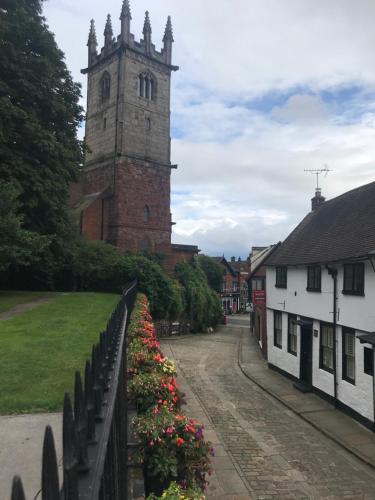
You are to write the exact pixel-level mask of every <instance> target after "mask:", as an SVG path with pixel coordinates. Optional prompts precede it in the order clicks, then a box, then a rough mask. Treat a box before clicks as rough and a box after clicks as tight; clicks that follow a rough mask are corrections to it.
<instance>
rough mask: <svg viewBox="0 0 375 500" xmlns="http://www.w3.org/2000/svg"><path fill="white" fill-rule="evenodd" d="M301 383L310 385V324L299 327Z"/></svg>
mask: <svg viewBox="0 0 375 500" xmlns="http://www.w3.org/2000/svg"><path fill="white" fill-rule="evenodd" d="M301 382H302V383H304V384H306V385H309V386H311V385H312V324H310V325H302V326H301Z"/></svg>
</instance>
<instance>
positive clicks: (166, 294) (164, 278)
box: [119, 255, 183, 319]
mask: <svg viewBox="0 0 375 500" xmlns="http://www.w3.org/2000/svg"><path fill="white" fill-rule="evenodd" d="M119 273H120V274H121V275H124V276H128V277H129V279H130V280H133V279H137V280H138V283H139V290H140V291H141V292H144V293H145V294H146V295H147V297H148V299H149V301H150V305H151V312H152V315H153V316H154V318H155V319H160V318H171V319H174V318H176V317H178V316H179V315H180V314H181V312H182V309H183V303H182V297H181V287H180V286H179V285H178V284H177V283H176V282H175V280H173V279H172V278H170V277H169V276H168V275H167V274H166V273H165V271H164V270H163V268H162V267H161V266H160V265H159V264H157V263H156V262H154V261H151V260H149V259H148V258H146V257H144V256H142V255H126V256H124V257H123V258H122V259H121V262H120V268H119Z"/></svg>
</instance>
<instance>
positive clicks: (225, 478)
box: [163, 318, 375, 499]
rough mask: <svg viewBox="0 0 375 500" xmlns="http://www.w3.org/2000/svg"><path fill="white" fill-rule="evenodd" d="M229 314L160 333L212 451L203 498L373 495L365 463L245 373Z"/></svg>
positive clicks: (237, 324)
mask: <svg viewBox="0 0 375 500" xmlns="http://www.w3.org/2000/svg"><path fill="white" fill-rule="evenodd" d="M230 321H233V326H230V325H228V327H223V328H221V329H220V330H219V332H217V333H215V334H212V335H192V336H190V337H186V338H183V339H173V340H170V341H168V340H164V341H163V348H164V350H165V351H166V354H167V355H172V357H173V358H174V359H175V360H176V362H177V364H178V368H179V371H180V373H181V375H182V385H183V386H187V388H188V390H189V391H190V392H191V393H192V394H193V395H194V402H193V403H192V407H191V409H192V410H194V412H195V414H194V415H193V416H198V417H199V415H200V416H201V418H200V419H201V420H202V419H203V421H205V422H206V423H208V425H209V429H208V432H207V437H208V438H212V439H213V441H214V444H215V445H216V448H217V449H218V451H219V453H218V456H217V457H216V458H215V460H214V469H215V474H214V477H213V481H212V484H211V485H210V487H209V490H208V498H215V499H224V498H227V499H242V498H243V499H245V498H254V499H268V498H280V499H294V498H298V499H302V498H309V499H310V498H313V499H320V498H325V499H339V498H340V499H341V498H348V499H374V498H375V471H374V470H373V469H372V468H371V467H369V466H367V465H366V464H364V463H363V462H361V461H359V460H358V459H357V458H356V457H354V456H353V455H351V454H349V453H348V452H346V451H345V450H344V449H343V448H342V447H340V446H339V445H337V444H336V443H334V442H332V441H331V440H330V439H329V438H327V437H326V436H325V435H323V434H322V433H321V432H319V431H318V430H316V429H315V428H313V427H312V426H311V425H310V424H309V423H307V422H305V421H304V420H302V419H301V418H300V417H299V416H297V415H296V414H294V413H293V412H292V411H290V410H289V409H288V408H286V407H285V406H284V405H283V404H281V403H280V402H279V401H277V400H276V399H275V398H273V397H272V396H270V395H269V394H267V393H265V392H264V391H263V390H261V389H260V388H259V387H258V386H257V385H256V384H255V383H253V382H252V381H250V380H249V379H248V378H247V377H245V375H244V374H243V373H242V372H241V370H240V369H239V366H238V363H237V354H238V344H239V341H240V337H241V330H242V328H241V324H243V323H241V320H239V319H237V318H236V319H234V318H233V320H232V318H231V319H230ZM188 397H189V394H188ZM187 413H191V411H190V408H188V409H187ZM221 455H224V459H223V460H221Z"/></svg>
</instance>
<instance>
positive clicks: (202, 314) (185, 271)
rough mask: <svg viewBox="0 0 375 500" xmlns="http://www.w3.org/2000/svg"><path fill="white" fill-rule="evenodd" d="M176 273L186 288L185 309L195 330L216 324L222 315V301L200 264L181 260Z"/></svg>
mask: <svg viewBox="0 0 375 500" xmlns="http://www.w3.org/2000/svg"><path fill="white" fill-rule="evenodd" d="M175 274H176V277H177V279H178V280H179V282H180V283H181V284H182V286H183V288H184V301H185V304H186V306H185V311H186V314H187V317H188V318H189V321H190V323H191V325H192V326H193V328H194V330H196V331H198V330H204V329H205V328H207V327H208V326H215V325H216V324H217V323H218V321H219V319H220V317H221V305H220V301H219V298H218V296H217V294H216V292H214V291H213V290H212V289H211V288H210V287H209V285H208V282H207V278H206V275H205V274H204V272H203V271H202V269H201V268H200V266H199V264H197V263H196V262H191V263H187V262H180V263H179V264H177V265H176V268H175Z"/></svg>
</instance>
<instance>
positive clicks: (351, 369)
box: [346, 357, 354, 380]
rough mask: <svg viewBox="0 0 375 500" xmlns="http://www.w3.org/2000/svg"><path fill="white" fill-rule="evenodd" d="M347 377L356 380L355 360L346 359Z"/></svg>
mask: <svg viewBox="0 0 375 500" xmlns="http://www.w3.org/2000/svg"><path fill="white" fill-rule="evenodd" d="M346 376H347V377H348V378H351V379H352V380H354V358H350V357H347V358H346Z"/></svg>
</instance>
